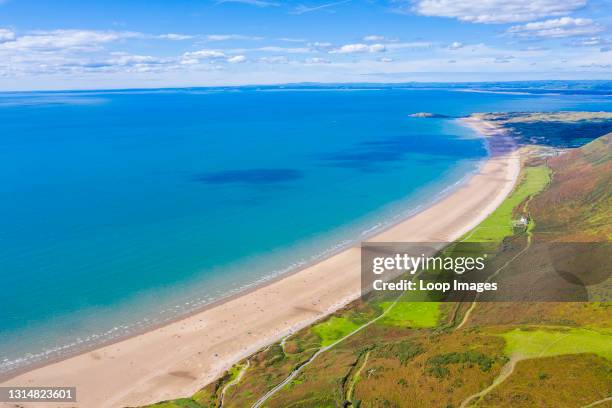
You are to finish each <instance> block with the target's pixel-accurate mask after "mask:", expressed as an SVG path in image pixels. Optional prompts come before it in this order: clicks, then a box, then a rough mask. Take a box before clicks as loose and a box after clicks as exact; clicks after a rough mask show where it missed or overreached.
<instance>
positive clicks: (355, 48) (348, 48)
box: [330, 43, 386, 54]
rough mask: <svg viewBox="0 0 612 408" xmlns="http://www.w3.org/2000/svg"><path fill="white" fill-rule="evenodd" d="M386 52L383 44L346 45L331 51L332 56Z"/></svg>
mask: <svg viewBox="0 0 612 408" xmlns="http://www.w3.org/2000/svg"><path fill="white" fill-rule="evenodd" d="M385 50H386V48H385V46H384V45H383V44H371V45H368V44H361V43H360V44H346V45H343V46H342V47H340V48H338V49H335V50H332V51H330V53H331V54H355V53H363V52H384V51H385Z"/></svg>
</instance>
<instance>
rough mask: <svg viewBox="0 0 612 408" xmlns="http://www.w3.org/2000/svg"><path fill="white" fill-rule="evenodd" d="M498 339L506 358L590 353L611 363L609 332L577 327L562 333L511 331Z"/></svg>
mask: <svg viewBox="0 0 612 408" xmlns="http://www.w3.org/2000/svg"><path fill="white" fill-rule="evenodd" d="M501 336H502V337H503V338H504V339H505V340H506V347H505V349H504V351H505V353H506V354H507V355H519V356H521V357H523V358H538V357H551V356H560V355H564V354H578V353H594V354H597V355H599V356H601V357H604V358H607V359H608V360H612V336H611V333H610V332H609V331H595V330H587V329H577V328H572V329H563V330H543V329H537V330H521V329H514V330H512V331H509V332H506V333H504V334H502V335H501Z"/></svg>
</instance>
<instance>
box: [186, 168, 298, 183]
mask: <svg viewBox="0 0 612 408" xmlns="http://www.w3.org/2000/svg"><path fill="white" fill-rule="evenodd" d="M302 177H303V174H302V172H300V171H299V170H295V169H247V170H228V171H217V172H210V173H205V174H201V175H198V176H196V180H197V181H200V182H202V183H206V184H250V185H268V184H278V183H287V182H290V181H294V180H298V179H300V178H302Z"/></svg>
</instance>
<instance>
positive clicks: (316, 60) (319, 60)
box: [304, 57, 331, 65]
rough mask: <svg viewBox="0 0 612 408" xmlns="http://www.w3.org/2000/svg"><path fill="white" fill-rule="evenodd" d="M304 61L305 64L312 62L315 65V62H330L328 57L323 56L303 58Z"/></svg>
mask: <svg viewBox="0 0 612 408" xmlns="http://www.w3.org/2000/svg"><path fill="white" fill-rule="evenodd" d="M304 62H305V63H306V64H312V65H315V64H331V61H330V60H328V59H325V58H316V57H315V58H306V59H305V60H304Z"/></svg>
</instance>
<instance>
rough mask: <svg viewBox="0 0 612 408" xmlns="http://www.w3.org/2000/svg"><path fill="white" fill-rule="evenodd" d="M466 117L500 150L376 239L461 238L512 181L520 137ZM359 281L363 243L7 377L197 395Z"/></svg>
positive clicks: (135, 395)
mask: <svg viewBox="0 0 612 408" xmlns="http://www.w3.org/2000/svg"><path fill="white" fill-rule="evenodd" d="M462 121H463V123H464V124H466V125H468V126H471V127H472V128H474V129H475V130H477V131H479V132H481V133H482V134H484V135H486V136H487V137H488V140H489V148H490V153H491V157H490V158H489V159H488V160H487V161H486V162H485V163H484V164H483V165H482V167H481V169H480V171H479V172H478V173H476V174H475V175H474V176H473V177H471V178H470V179H469V180H467V181H466V182H465V183H464V184H462V185H461V186H460V187H458V188H457V189H456V190H455V191H453V192H452V193H450V194H449V195H447V196H446V197H444V198H442V199H440V200H439V201H438V202H436V203H434V204H433V205H431V206H430V207H428V208H426V209H424V210H423V211H421V212H420V213H418V214H416V215H413V216H411V217H410V218H408V219H406V220H403V221H401V222H399V223H398V224H396V225H394V226H392V227H390V228H388V229H387V230H385V231H383V232H381V233H379V234H377V235H376V236H374V237H373V238H370V239H369V240H370V241H380V242H385V241H388V242H394V241H406V242H411V241H412V242H431V241H440V242H444V241H452V240H455V239H457V238H458V237H460V236H461V235H463V234H464V233H466V232H467V231H469V230H470V229H472V228H473V227H475V226H476V225H477V224H478V223H480V221H482V220H483V219H484V218H485V217H486V216H487V215H488V214H490V213H491V212H492V211H493V210H494V209H495V208H496V207H497V206H498V205H499V204H500V203H501V202H502V201H503V200H504V198H505V197H506V196H507V194H508V193H509V192H510V191H511V190H512V188H513V186H514V184H515V182H516V179H517V177H518V174H519V171H520V157H519V154H518V151H517V150H516V149H515V148H514V144H513V143H512V141H511V138H510V137H509V136H508V135H507V134H506V133H505V132H504V131H503V130H501V129H499V128H496V127H495V125H493V124H491V123H487V122H483V121H481V120H480V119H478V118H477V117H470V118H466V119H462ZM359 291H360V250H359V247H358V246H355V247H352V248H349V249H346V250H344V251H342V252H339V253H337V254H335V255H333V256H331V257H329V258H327V259H325V260H323V261H320V262H318V263H316V264H314V265H311V266H308V267H306V268H304V269H302V270H300V271H298V272H296V273H294V274H290V275H288V276H286V277H283V278H281V279H279V280H276V281H274V282H271V283H269V284H267V285H266V286H263V287H260V288H257V289H255V290H252V291H249V292H247V293H245V294H242V295H239V296H235V297H233V298H231V299H229V300H227V301H226V302H224V303H221V304H219V305H216V306H214V307H211V308H208V309H206V310H204V311H201V312H199V313H196V314H194V315H192V316H190V317H187V318H185V319H182V320H179V321H176V322H173V323H170V324H168V325H166V326H163V327H160V328H157V329H154V330H152V331H149V332H147V333H144V334H141V335H138V336H134V337H131V338H128V339H126V340H122V341H119V342H117V343H114V344H111V345H107V346H104V347H101V348H99V349H96V350H94V351H89V352H86V353H83V354H80V355H76V356H74V357H70V358H67V359H65V360H62V361H58V362H54V363H51V364H48V365H46V366H43V367H40V368H35V369H33V370H31V371H29V372H26V373H22V374H20V375H18V376H16V377H14V378H12V379H10V380H7V381H5V382H3V383H2V384H1V385H2V386H30V387H31V386H76V388H77V400H78V402H77V403H76V404H75V403H69V404H64V405H61V404H58V403H49V404H42V403H21V404H20V405H19V406H24V407H60V406H61V407H64V406H65V407H74V406H78V407H85V408H96V407H123V406H138V405H144V404H147V403H153V402H158V401H162V400H166V399H172V398H178V397H182V396H189V395H191V394H193V393H194V392H195V391H197V390H198V389H199V388H201V387H202V386H204V385H205V384H207V383H209V382H210V381H212V380H214V379H215V378H217V377H218V376H219V375H220V374H222V373H223V371H224V370H226V369H227V368H229V367H230V366H231V365H232V364H234V363H235V362H237V361H238V360H240V359H242V358H244V357H246V356H248V355H249V354H251V353H253V352H255V351H257V350H258V349H259V348H261V347H264V346H265V345H267V344H270V343H272V342H274V341H277V340H279V339H280V338H282V337H283V336H286V335H287V334H289V333H291V332H293V331H295V330H297V329H299V328H302V327H304V326H306V325H308V324H310V323H312V322H314V321H316V320H317V319H320V318H321V317H323V316H325V315H327V314H329V313H331V312H333V311H334V310H337V309H338V308H340V307H342V306H344V305H346V304H347V303H348V302H350V301H351V300H354V299H356V298H357V297H358V296H359ZM2 406H7V407H8V406H15V405H12V404H4V405H2Z"/></svg>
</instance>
